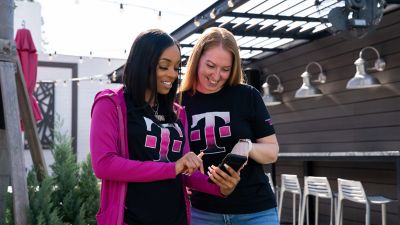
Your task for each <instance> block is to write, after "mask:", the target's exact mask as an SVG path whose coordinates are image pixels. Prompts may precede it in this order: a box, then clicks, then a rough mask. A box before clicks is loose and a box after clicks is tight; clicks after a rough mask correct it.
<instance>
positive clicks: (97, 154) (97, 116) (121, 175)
mask: <svg viewBox="0 0 400 225" xmlns="http://www.w3.org/2000/svg"><path fill="white" fill-rule="evenodd" d="M118 129H119V128H118V116H117V109H116V106H115V105H114V103H113V102H112V100H111V99H108V98H103V99H99V100H98V101H97V102H96V103H95V106H94V108H93V112H92V122H91V127H90V152H91V158H92V164H93V170H94V173H95V175H96V176H97V177H98V178H100V179H107V180H115V181H125V182H151V181H157V180H166V179H174V178H175V177H176V174H175V173H176V172H175V163H163V162H152V161H144V162H142V161H137V160H129V159H126V158H124V157H122V156H121V154H120V153H119V152H120V151H119V150H118V142H119V138H118Z"/></svg>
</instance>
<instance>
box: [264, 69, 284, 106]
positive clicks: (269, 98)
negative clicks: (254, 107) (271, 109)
mask: <svg viewBox="0 0 400 225" xmlns="http://www.w3.org/2000/svg"><path fill="white" fill-rule="evenodd" d="M270 78H275V79H276V80H277V81H278V85H277V87H276V89H275V90H273V91H272V92H277V93H282V92H283V85H282V84H281V80H280V79H279V77H278V76H277V75H275V74H271V75H268V76H267V78H266V79H265V83H264V84H263V85H262V88H263V91H264V94H263V97H262V98H263V101H264V104H265V105H266V106H273V105H279V104H282V100H281V99H280V98H278V97H277V96H275V95H272V94H271V91H270V90H269V84H268V80H269V79H270Z"/></svg>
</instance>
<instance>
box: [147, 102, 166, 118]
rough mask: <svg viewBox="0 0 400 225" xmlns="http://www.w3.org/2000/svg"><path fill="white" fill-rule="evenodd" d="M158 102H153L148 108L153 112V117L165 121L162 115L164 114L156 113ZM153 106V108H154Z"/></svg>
mask: <svg viewBox="0 0 400 225" xmlns="http://www.w3.org/2000/svg"><path fill="white" fill-rule="evenodd" d="M158 106H159V105H158V104H155V105H154V106H153V107H151V106H150V108H151V110H152V111H153V113H154V117H155V118H156V119H157V120H158V121H161V122H163V121H165V117H164V115H159V114H158ZM154 108H155V109H154Z"/></svg>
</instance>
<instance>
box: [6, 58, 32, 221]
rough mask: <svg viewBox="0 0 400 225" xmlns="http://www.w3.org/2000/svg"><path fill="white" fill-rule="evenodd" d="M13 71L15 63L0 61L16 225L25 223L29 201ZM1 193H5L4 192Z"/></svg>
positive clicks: (7, 149)
mask: <svg viewBox="0 0 400 225" xmlns="http://www.w3.org/2000/svg"><path fill="white" fill-rule="evenodd" d="M15 73H16V71H15V63H11V62H4V61H0V87H1V94H2V100H3V110H4V121H5V126H6V129H5V132H4V133H5V136H6V152H7V153H6V154H5V155H6V156H7V155H8V160H9V162H12V163H11V168H10V175H11V185H12V190H13V211H14V221H15V224H16V225H26V224H27V210H28V209H29V201H28V188H27V183H26V172H25V160H24V155H23V154H24V152H23V145H22V138H21V137H22V136H21V130H20V123H19V121H20V117H19V109H18V104H15V103H16V102H17V101H18V97H17V86H16V82H15ZM5 160H7V159H5ZM1 163H3V162H1ZM1 194H2V195H3V196H4V195H5V193H1Z"/></svg>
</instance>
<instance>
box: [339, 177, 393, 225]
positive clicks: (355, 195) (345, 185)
mask: <svg viewBox="0 0 400 225" xmlns="http://www.w3.org/2000/svg"><path fill="white" fill-rule="evenodd" d="M344 199H347V200H349V201H352V202H356V203H361V204H365V207H366V208H365V224H366V225H370V223H371V207H370V205H371V204H377V205H381V210H382V212H381V213H382V225H386V204H387V203H389V202H392V201H394V200H393V199H389V198H385V197H383V196H367V195H366V193H365V191H364V188H363V185H362V184H361V182H360V181H355V180H345V179H340V178H338V208H337V212H336V225H342V224H343V200H344Z"/></svg>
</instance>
